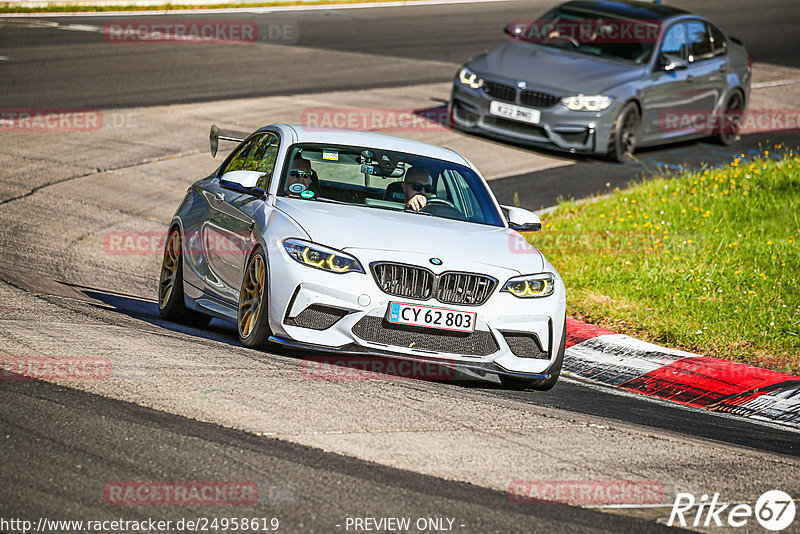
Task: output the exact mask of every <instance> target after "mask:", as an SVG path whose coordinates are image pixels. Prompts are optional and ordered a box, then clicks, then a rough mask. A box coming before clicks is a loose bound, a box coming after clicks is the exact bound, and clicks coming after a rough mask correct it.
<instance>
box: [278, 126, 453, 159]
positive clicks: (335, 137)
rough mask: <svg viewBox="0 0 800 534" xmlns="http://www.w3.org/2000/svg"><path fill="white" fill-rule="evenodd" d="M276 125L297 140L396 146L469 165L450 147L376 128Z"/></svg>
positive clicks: (419, 153)
mask: <svg viewBox="0 0 800 534" xmlns="http://www.w3.org/2000/svg"><path fill="white" fill-rule="evenodd" d="M275 126H278V127H284V128H291V129H292V130H294V131H295V133H296V135H297V140H298V142H300V143H322V144H326V143H329V144H332V145H335V144H339V145H351V146H362V147H371V148H378V149H383V150H396V151H398V152H406V153H409V154H416V155H419V156H427V157H430V158H435V159H440V160H444V161H451V162H454V163H458V164H460V165H467V166H469V162H468V161H467V160H466V159H465V158H464V156H462V155H461V154H459V153H458V152H456V151H455V150H453V149H451V148H446V147H441V146H438V145H433V144H430V143H425V142H422V141H415V140H413V139H408V138H406V137H397V136H394V135H386V134H382V133H377V132H365V131H360V130H348V129H345V128H317V127H310V126H301V125H297V124H283V125H275Z"/></svg>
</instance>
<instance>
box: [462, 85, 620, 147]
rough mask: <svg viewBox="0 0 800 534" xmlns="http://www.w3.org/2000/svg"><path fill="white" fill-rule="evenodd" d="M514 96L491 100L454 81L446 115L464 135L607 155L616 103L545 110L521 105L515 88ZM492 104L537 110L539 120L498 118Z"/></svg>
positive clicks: (558, 104)
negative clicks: (585, 108)
mask: <svg viewBox="0 0 800 534" xmlns="http://www.w3.org/2000/svg"><path fill="white" fill-rule="evenodd" d="M498 82H499V83H502V84H504V85H507V86H510V87H515V82H512V81H509V80H498ZM528 89H530V88H528ZM544 91H545V90H543V92H544ZM514 94H515V96H514V97H513V99H512V98H511V97H510V96H509V97H507V98H503V99H501V98H494V97H492V96H490V95H489V94H488V93H487V92H486V91H485V90H484V89H483V88H480V89H471V88H468V87H466V86H464V85H462V84H461V83H459V82H458V80H456V81H455V82H454V84H453V90H452V94H451V97H450V102H449V104H448V111H449V112H450V116H451V118H452V120H453V122H454V123H455V125H456V126H457V127H459V128H460V129H462V130H465V131H470V132H475V133H483V134H485V135H488V136H491V137H495V138H498V139H502V140H505V141H512V142H517V143H523V144H529V145H535V146H542V147H546V148H551V149H556V150H562V151H567V152H570V153H582V154H605V153H606V152H608V141H609V137H610V135H611V131H612V129H613V125H614V119H615V117H616V115H617V113H618V111H619V110H618V109H617V108H618V107H619V106H620V104H619V102H617V101H615V102H614V103H612V105H611V106H609V107H608V108H607V109H605V110H603V111H600V112H588V111H571V110H569V109H567V107H566V106H564V105H562V104H560V103H556V104H555V105H553V106H549V107H546V108H537V107H535V106H528V105H525V104H523V103H522V102H521V99H520V95H521V90H520V89H516V87H515V93H514ZM492 100H497V101H498V102H503V103H506V104H514V105H517V106H522V107H529V108H533V109H539V111H540V112H541V118H540V120H539V122H538V124H530V123H526V122H521V121H516V120H512V119H507V118H502V117H497V116H495V115H492V114H491V113H490V112H489V105H490V103H491V101H492Z"/></svg>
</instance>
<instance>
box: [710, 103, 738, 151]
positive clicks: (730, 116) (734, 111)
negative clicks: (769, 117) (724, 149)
mask: <svg viewBox="0 0 800 534" xmlns="http://www.w3.org/2000/svg"><path fill="white" fill-rule="evenodd" d="M722 113H723V116H722V121H721V124H720V127H719V131H717V132H716V133H715V134H714V140H716V141H717V142H718V143H719V144H721V145H724V146H730V145H732V144H733V143H735V142H736V141H738V140H739V127H740V126H741V122H742V113H744V96H742V93H740V92H739V91H734V93H733V94H732V95H731V96H729V97H728V101H727V102H726V103H725V109H724V110H723V112H722Z"/></svg>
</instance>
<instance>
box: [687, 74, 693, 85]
mask: <svg viewBox="0 0 800 534" xmlns="http://www.w3.org/2000/svg"><path fill="white" fill-rule="evenodd" d="M686 83H694V76H692V75H691V74H689V75H688V76H686Z"/></svg>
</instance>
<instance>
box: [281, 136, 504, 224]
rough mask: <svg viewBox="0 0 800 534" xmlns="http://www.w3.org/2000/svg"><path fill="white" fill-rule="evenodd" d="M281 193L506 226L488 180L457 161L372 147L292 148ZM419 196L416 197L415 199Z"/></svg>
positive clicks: (320, 146)
mask: <svg viewBox="0 0 800 534" xmlns="http://www.w3.org/2000/svg"><path fill="white" fill-rule="evenodd" d="M278 187H279V189H278V195H280V196H288V197H293V198H298V199H303V200H306V201H309V202H337V203H344V204H350V205H354V206H364V207H368V208H375V209H385V210H393V211H405V212H408V213H411V214H415V215H427V216H432V217H442V218H446V219H454V220H460V221H467V222H473V223H478V224H486V225H491V226H504V223H503V220H502V219H501V214H500V213H499V211H498V209H497V207H496V205H495V203H494V200H493V198H492V196H491V194H490V193H489V191H488V189H487V188H486V186H485V184H484V182H483V181H482V180H481V179H480V178H479V177H478V176H477V175H476V174H475V172H473V171H472V170H471V169H469V168H467V167H465V166H463V165H458V164H456V163H452V162H448V161H443V160H438V159H433V158H427V157H423V156H418V155H414V154H406V153H402V152H395V151H390V150H381V149H375V148H369V147H355V146H340V145H319V144H297V145H294V146H292V147H291V149H290V150H289V154H288V156H287V160H286V163H285V165H284V170H283V173H282V176H281V182H280V184H279V186H278ZM414 197H417V198H416V199H415V200H413V201H412V198H414Z"/></svg>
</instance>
